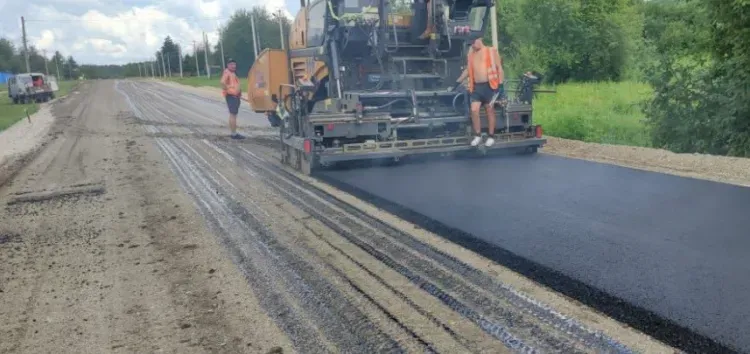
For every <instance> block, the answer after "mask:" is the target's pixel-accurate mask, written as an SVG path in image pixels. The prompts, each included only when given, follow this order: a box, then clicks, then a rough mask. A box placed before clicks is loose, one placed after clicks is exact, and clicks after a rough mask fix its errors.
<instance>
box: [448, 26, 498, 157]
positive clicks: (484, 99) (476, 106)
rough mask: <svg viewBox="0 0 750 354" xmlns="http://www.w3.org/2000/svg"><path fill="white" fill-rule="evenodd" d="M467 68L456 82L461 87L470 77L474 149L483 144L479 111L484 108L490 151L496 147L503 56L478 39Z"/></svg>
mask: <svg viewBox="0 0 750 354" xmlns="http://www.w3.org/2000/svg"><path fill="white" fill-rule="evenodd" d="M467 59H468V60H467V65H466V69H464V72H463V73H462V74H461V76H460V77H459V78H458V80H456V83H457V84H459V83H461V82H463V81H464V80H465V79H466V77H467V76H468V77H469V93H470V95H471V96H470V97H471V125H472V127H473V128H474V140H472V141H471V146H477V145H479V143H480V142H481V141H482V133H481V130H480V129H481V125H480V124H479V110H480V109H481V106H482V105H484V108H485V110H486V112H487V128H488V137H487V141H485V143H484V145H485V146H487V147H490V146H492V145H493V144H494V143H495V119H494V118H495V107H493V103H494V102H493V98H494V97H495V94H497V93H498V92H499V93H502V90H503V66H502V60H501V59H500V54H499V53H498V52H497V49H496V48H493V47H488V46H486V45H484V42H482V38H477V39H476V40H475V41H474V43H472V44H471V49H470V50H469V55H468V58H467Z"/></svg>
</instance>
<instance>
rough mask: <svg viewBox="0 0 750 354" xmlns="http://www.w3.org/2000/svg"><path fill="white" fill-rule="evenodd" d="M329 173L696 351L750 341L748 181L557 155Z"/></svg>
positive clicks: (749, 346) (746, 348) (749, 345)
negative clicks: (688, 175) (683, 174)
mask: <svg viewBox="0 0 750 354" xmlns="http://www.w3.org/2000/svg"><path fill="white" fill-rule="evenodd" d="M320 177H321V178H322V179H324V180H326V181H328V182H330V183H332V184H334V185H337V186H338V187H341V188H344V189H346V190H348V191H350V192H354V193H356V194H359V195H360V196H361V197H365V198H366V199H370V200H371V201H373V202H375V203H380V204H382V205H386V207H387V208H389V209H390V210H392V211H395V212H397V213H399V214H400V215H401V216H404V217H408V218H410V219H414V221H418V220H416V219H418V218H420V217H421V218H423V219H422V221H419V224H420V225H422V226H423V227H426V228H428V229H432V230H433V231H437V232H439V233H441V234H445V235H446V236H448V237H450V235H453V237H454V238H455V239H456V240H459V241H461V242H459V243H462V244H464V245H466V246H468V247H471V248H474V249H476V250H477V251H478V252H480V253H481V254H484V255H486V256H490V257H492V258H493V259H494V260H495V261H497V262H498V263H501V264H506V265H508V266H510V267H511V268H516V269H518V270H519V271H521V272H522V273H524V274H527V275H528V276H531V277H532V278H535V279H537V280H539V281H541V282H543V283H547V284H548V285H550V286H551V287H553V288H555V289H558V290H559V291H562V292H564V293H568V294H570V295H573V296H575V297H577V298H579V299H580V300H581V301H583V302H585V303H587V304H590V305H593V306H595V307H598V308H600V309H601V310H602V311H605V312H606V313H608V314H610V315H612V316H613V317H615V318H618V319H621V320H624V321H626V322H628V323H631V324H632V325H634V326H636V327H638V328H640V329H642V330H644V331H646V332H647V333H649V332H651V333H653V334H652V335H654V336H655V337H657V338H660V339H662V340H666V341H667V342H671V343H674V344H675V345H678V346H679V347H682V348H683V349H684V350H687V351H691V352H692V351H696V352H709V351H723V350H725V349H728V348H731V349H734V350H737V351H740V352H750V301H748V297H749V296H750V188H745V187H738V186H732V185H727V184H722V183H715V182H709V181H703V180H697V179H691V178H682V177H676V176H670V175H666V174H659V173H652V172H646V171H640V170H635V169H629V168H624V167H618V166H613V165H607V164H600V163H594V162H588V161H582V160H576V159H566V158H561V157H554V156H550V155H545V154H537V155H533V156H504V157H497V158H486V159H461V160H442V161H432V162H430V163H405V164H402V165H399V166H391V167H372V168H355V169H338V170H325V171H323V172H321V173H320ZM436 223H437V224H438V225H440V227H435V224H436ZM456 235H458V236H456ZM461 235H463V236H461ZM556 272H559V273H556ZM564 284H568V285H564ZM566 287H567V288H566ZM620 299H621V300H624V301H625V302H626V303H624V304H623V303H618V301H619V300H620ZM654 315H656V316H654ZM655 318H656V319H655ZM681 326H682V327H684V328H680V327H681ZM681 331H684V332H685V333H688V334H685V333H678V332H681ZM696 338H698V339H696ZM711 340H715V341H717V342H719V343H720V344H721V345H719V344H717V343H711ZM722 345H723V346H722ZM699 346H700V347H699ZM724 346H726V347H724ZM727 347H728V348H727Z"/></svg>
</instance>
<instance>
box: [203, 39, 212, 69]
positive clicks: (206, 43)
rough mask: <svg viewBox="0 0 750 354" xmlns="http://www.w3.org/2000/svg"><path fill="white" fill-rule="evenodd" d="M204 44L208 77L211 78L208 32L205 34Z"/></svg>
mask: <svg viewBox="0 0 750 354" xmlns="http://www.w3.org/2000/svg"><path fill="white" fill-rule="evenodd" d="M203 43H204V45H205V48H204V49H205V51H204V52H203V55H204V56H205V58H206V77H207V78H209V79H210V78H211V67H209V66H208V37H207V36H206V32H203Z"/></svg>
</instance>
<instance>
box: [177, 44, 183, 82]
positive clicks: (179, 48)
mask: <svg viewBox="0 0 750 354" xmlns="http://www.w3.org/2000/svg"><path fill="white" fill-rule="evenodd" d="M177 58H178V59H180V77H182V47H181V46H179V45H178V46H177Z"/></svg>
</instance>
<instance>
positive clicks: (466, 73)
mask: <svg viewBox="0 0 750 354" xmlns="http://www.w3.org/2000/svg"><path fill="white" fill-rule="evenodd" d="M467 76H469V66H468V65H467V66H466V68H464V71H463V72H462V73H461V76H459V77H458V79H457V80H456V82H463V81H464V80H466V77H467Z"/></svg>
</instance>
